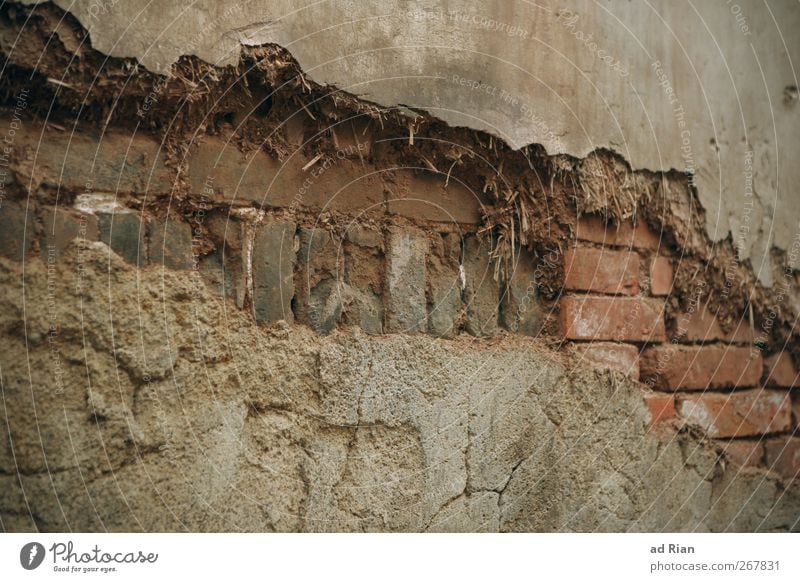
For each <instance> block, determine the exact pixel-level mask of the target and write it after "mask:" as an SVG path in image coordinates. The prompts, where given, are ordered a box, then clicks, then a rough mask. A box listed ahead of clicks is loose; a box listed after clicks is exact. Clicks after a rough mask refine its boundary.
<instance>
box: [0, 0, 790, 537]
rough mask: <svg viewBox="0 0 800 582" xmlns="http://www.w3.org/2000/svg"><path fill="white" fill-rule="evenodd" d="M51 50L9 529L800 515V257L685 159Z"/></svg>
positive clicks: (32, 201)
mask: <svg viewBox="0 0 800 582" xmlns="http://www.w3.org/2000/svg"><path fill="white" fill-rule="evenodd" d="M4 10H5V11H3V12H2V13H1V14H2V18H3V19H4V20H3V22H4V26H6V27H7V29H6V30H5V34H8V33H9V32H8V31H9V29H10V30H15V31H16V29H15V28H14V27H15V26H16V24H15V22H16V19H18V18H20V16H19V15H15V14H14V10H15V9H12V8H5V9H4ZM23 14H24V13H23ZM32 22H33V25H32V26H31V27H30V28H29V29H28V34H33V36H34V39H35V38H36V37H37V36H38V35H39V34H41V33H42V31H45V30H47V29H48V27H49V26H52V24H53V22H52V20H48V19H47V18H45V17H42V18H41V19H40V20H37V19H36V18H33V19H32ZM59 22H60V21H59ZM68 24H70V23H69V22H68ZM70 26H76V27H77V25H76V24H75V23H71V24H70ZM36 27H40V28H36ZM69 30H73V29H72V28H70V29H69ZM75 30H78V29H77V28H76V29H75ZM81 38H82V37H81ZM30 46H32V47H33V48H32V49H30V51H28V52H26V51H24V50H23V51H22V52H21V53H19V52H18V53H16V54H15V55H14V56H12V57H11V59H10V60H11V64H10V65H9V71H10V73H9V75H8V76H6V77H4V79H3V83H4V89H5V92H4V95H5V98H4V99H5V101H4V103H5V104H6V105H7V106H8V109H6V110H4V117H3V119H2V121H0V127H10V126H11V125H12V124H16V125H14V131H15V133H14V139H13V140H12V141H13V143H12V144H11V145H10V148H9V153H8V157H7V161H6V164H5V166H7V173H6V174H5V177H6V180H5V181H4V197H3V199H2V205H0V223H2V224H0V255H2V257H3V258H2V259H0V277H2V286H1V287H0V289H2V297H1V298H0V302H1V303H0V305H1V306H2V309H0V314H2V315H0V326H2V331H3V334H4V335H3V337H4V338H5V339H4V344H5V347H6V349H5V354H7V355H6V356H4V359H5V360H6V361H4V364H3V371H2V374H3V377H2V388H3V396H4V403H5V406H6V417H7V418H8V419H9V430H8V432H5V431H3V439H4V440H3V441H2V442H0V445H1V448H0V452H1V454H0V479H1V480H3V481H4V483H5V484H4V486H3V488H2V494H1V495H0V517H1V518H2V525H3V527H4V528H6V529H10V530H22V529H34V528H36V529H40V530H44V531H51V530H64V529H68V528H70V527H72V528H75V529H101V528H108V529H120V530H130V529H143V530H153V529H164V530H173V529H176V530H177V529H201V530H217V529H222V530H236V529H247V530H257V531H263V530H276V531H295V530H313V531H320V530H324V531H328V530H368V531H373V530H392V531H420V530H425V531H436V530H459V531H461V530H466V531H476V530H481V531H483V530H487V531H528V530H533V531H551V530H565V531H570V530H575V531H595V530H609V531H619V530H662V529H680V530H702V531H705V530H709V531H723V530H742V531H752V530H770V531H785V530H792V529H797V527H798V521H797V515H798V513H799V512H798V505H800V497H798V486H800V482H799V481H798V480H797V479H794V480H793V477H795V476H796V474H797V472H798V470H799V469H798V460H799V459H800V447H798V440H800V439H798V438H797V437H796V436H794V435H796V431H797V428H798V424H799V423H800V402H798V400H797V398H796V397H797V394H794V393H793V392H792V390H793V389H794V388H795V386H796V383H797V375H798V374H797V368H796V361H795V360H794V359H793V356H795V357H796V356H797V355H799V354H798V353H797V352H798V344H797V341H796V336H795V334H794V331H793V328H792V322H793V318H794V314H795V313H797V310H796V308H795V305H794V303H793V302H794V301H795V300H796V298H797V297H800V294H798V293H797V277H796V275H797V274H796V272H795V271H794V270H793V269H792V268H791V265H790V264H789V262H788V257H787V256H783V255H780V256H778V257H777V258H778V259H779V260H783V261H785V262H786V271H785V277H786V283H785V284H786V288H785V289H786V291H785V292H784V291H782V289H783V288H781V289H779V290H775V289H772V290H770V289H768V288H765V287H764V286H759V285H758V284H757V279H756V277H755V274H754V273H753V272H752V270H750V269H749V268H748V267H747V266H746V265H743V264H742V263H741V262H740V261H738V260H737V255H736V253H735V251H734V249H733V246H732V245H718V246H713V245H712V244H711V241H710V240H709V238H708V236H707V234H706V232H705V230H704V220H703V213H702V211H701V210H700V209H699V208H698V206H697V202H696V192H695V191H694V190H693V189H692V188H691V187H690V186H689V184H688V183H687V180H686V177H685V176H683V175H680V174H676V173H651V172H633V171H631V169H630V168H629V167H628V166H627V164H625V163H624V161H622V160H621V158H619V157H618V156H615V155H613V154H611V153H610V152H607V151H598V152H594V153H592V154H591V155H589V156H588V157H586V158H584V159H576V158H570V157H567V156H548V155H546V153H545V152H544V150H543V149H542V148H540V147H536V146H534V147H530V148H524V149H522V150H512V149H511V148H509V147H508V146H507V145H506V144H504V143H502V142H500V141H498V140H495V139H494V138H493V137H492V136H490V135H488V134H484V133H480V132H476V131H473V130H467V129H463V128H462V129H458V128H451V127H448V126H447V125H445V124H443V123H441V122H439V121H437V120H436V119H434V118H431V117H427V116H424V115H419V116H417V117H416V118H414V119H413V120H409V118H408V117H407V116H406V115H405V114H401V113H399V112H397V111H392V110H387V109H384V108H381V107H378V106H375V105H374V104H369V103H365V102H362V101H359V100H357V99H355V98H353V96H351V95H347V94H345V93H342V92H338V91H335V92H333V93H331V92H329V91H327V90H325V89H323V88H322V87H320V86H318V85H315V84H314V83H313V82H312V81H310V80H309V79H308V78H306V77H305V76H304V75H303V74H302V72H300V71H299V68H298V67H297V64H296V63H295V62H294V61H293V60H292V59H291V58H290V57H289V56H288V54H287V53H286V52H285V51H283V50H282V49H280V48H278V47H275V46H264V47H256V48H249V49H245V50H244V51H243V52H242V55H241V60H240V61H239V62H238V64H236V65H232V66H229V67H224V68H223V67H219V68H217V67H210V66H208V65H205V64H203V63H201V62H199V61H198V60H197V59H192V58H187V59H184V60H182V61H181V62H180V63H179V64H178V66H177V67H176V71H179V73H180V74H178V75H175V76H174V77H171V78H162V77H159V76H157V75H153V74H151V73H148V72H147V71H143V70H141V69H139V68H138V67H137V66H136V64H135V63H133V62H132V61H124V60H120V59H106V58H105V57H103V56H102V55H99V54H97V53H95V52H92V51H90V50H89V49H88V48H87V49H86V51H87V52H85V53H84V55H83V59H82V60H81V62H79V63H78V64H75V63H72V64H70V65H69V68H68V70H69V78H68V79H67V80H66V81H61V82H55V83H54V82H53V79H54V77H52V76H51V75H50V73H51V72H52V71H55V70H58V68H59V67H63V66H64V65H65V62H71V57H70V55H71V54H74V53H73V52H71V50H70V49H69V43H66V42H65V43H64V46H62V47H58V46H56V47H55V48H53V49H52V50H48V51H47V52H46V53H43V54H47V55H49V56H48V57H47V58H44V59H42V60H41V63H39V64H36V63H34V62H33V61H31V58H32V56H34V55H37V56H38V54H41V53H37V52H36V51H40V49H41V48H42V47H40V46H38V45H30ZM34 68H35V69H36V70H35V71H34ZM98 79H99V81H98ZM65 84H66V85H65ZM23 91H25V93H23ZM21 95H23V102H24V104H25V107H23V108H22V109H24V112H15V111H14V109H13V107H14V103H15V102H16V101H19V99H20V96H21ZM87 104H88V105H87ZM640 200H647V202H648V203H647V204H646V205H645V206H642V205H641V204H640V203H639V201H640ZM732 278H735V280H736V284H735V285H729V284H728V283H729V282H730V281H731V280H732ZM750 289H752V290H753V292H750V291H746V290H750ZM778 293H784V294H783V295H779V294H778ZM776 306H778V307H779V308H778V307H776ZM773 314H774V315H773ZM586 363H590V364H592V366H591V367H587V366H586V365H585V364H586ZM87 374H88V377H87ZM53 379H55V387H54V386H53V383H54V382H53ZM640 380H641V382H640ZM793 397H794V398H795V400H794V401H793V400H792V398H793ZM31 418H35V419H36V422H35V423H31V422H30V419H31ZM84 493H85V494H84Z"/></svg>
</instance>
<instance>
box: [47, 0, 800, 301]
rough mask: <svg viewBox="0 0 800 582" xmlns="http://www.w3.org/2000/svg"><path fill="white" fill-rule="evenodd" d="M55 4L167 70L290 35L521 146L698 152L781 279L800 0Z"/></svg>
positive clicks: (791, 186) (743, 233)
mask: <svg viewBox="0 0 800 582" xmlns="http://www.w3.org/2000/svg"><path fill="white" fill-rule="evenodd" d="M56 4H58V5H59V6H61V7H62V8H64V9H65V10H68V11H70V12H71V13H72V14H74V15H75V16H76V17H77V18H78V19H79V20H80V22H81V23H82V24H83V25H84V26H85V27H86V28H87V29H88V30H89V32H90V35H91V42H92V44H93V46H94V47H95V48H97V49H99V50H100V51H102V52H104V53H107V54H109V55H113V56H120V57H135V58H137V59H138V60H139V61H140V62H141V63H142V64H143V65H144V66H145V67H147V68H148V69H150V70H153V71H158V72H162V73H168V72H169V70H170V66H171V64H172V63H173V62H175V61H176V60H177V59H178V57H179V56H180V55H185V54H194V55H197V56H198V57H200V58H202V59H204V60H206V61H208V62H210V63H215V64H219V65H227V64H231V63H233V62H235V61H236V59H237V58H238V47H239V45H240V44H261V43H277V44H280V45H282V46H284V47H286V48H287V49H288V50H289V51H291V53H292V54H293V55H294V56H295V57H296V58H297V60H298V61H299V63H300V65H301V66H302V67H303V69H304V70H305V71H306V73H307V74H308V75H309V76H310V77H311V78H313V79H314V80H316V81H317V82H319V83H322V84H330V85H335V86H337V87H339V88H341V89H344V90H346V91H349V92H351V93H354V94H356V95H359V96H361V97H363V98H366V99H368V100H371V101H373V102H377V103H380V104H382V105H386V106H392V105H401V104H402V105H405V106H407V107H409V108H413V109H420V110H425V111H427V112H429V113H431V114H433V115H435V116H436V117H439V118H441V119H443V120H445V121H447V122H448V123H450V124H453V125H460V126H470V127H473V128H476V129H481V130H485V131H488V132H491V133H493V134H495V135H497V136H500V137H502V138H503V139H505V140H506V141H507V142H508V143H510V144H511V145H512V146H514V147H515V148H520V147H523V146H525V145H527V144H532V143H539V144H542V145H544V147H545V148H546V149H547V151H548V152H549V153H566V154H570V155H573V156H577V157H582V156H585V155H586V154H588V153H589V152H591V151H593V150H595V149H597V148H608V149H611V150H614V151H616V152H618V153H619V154H621V155H623V156H624V157H625V158H626V159H627V160H628V161H629V162H630V163H631V165H632V166H633V167H634V168H636V169H642V168H647V169H651V170H669V169H678V170H682V171H683V170H690V171H691V172H692V173H693V175H694V176H695V179H696V184H697V189H698V195H699V200H700V202H701V203H702V205H703V207H704V208H705V210H706V229H707V232H708V234H709V236H710V237H711V239H712V240H714V241H719V240H722V239H724V238H726V237H727V236H728V235H729V234H730V235H731V236H732V238H733V241H734V243H735V244H736V245H737V246H738V247H739V248H740V254H741V258H742V259H750V261H751V262H752V265H753V268H754V269H755V270H756V272H757V273H758V274H759V278H760V280H761V281H762V283H764V284H765V285H768V286H769V285H771V284H772V277H773V274H772V273H773V266H772V265H771V263H770V262H769V260H768V259H769V256H770V249H771V247H773V246H774V247H777V248H779V249H784V250H786V249H790V248H791V245H792V240H793V238H794V237H795V236H796V235H797V234H798V219H799V218H800V196H798V195H797V193H796V192H795V188H796V184H797V183H798V182H800V166H798V164H796V163H793V159H792V156H793V155H794V153H795V152H794V147H793V146H796V145H797V142H796V136H797V135H798V133H799V131H798V130H800V108H799V107H798V104H797V89H796V88H797V85H798V82H797V76H796V71H795V68H794V62H796V61H797V60H798V57H800V42H798V39H799V38H800V37H798V36H797V31H798V29H800V10H797V7H796V5H795V4H794V3H792V2H790V1H788V0H786V1H783V2H773V3H770V4H766V3H762V2H758V1H756V0H737V2H730V1H723V0H720V1H715V2H691V1H687V2H683V1H674V0H661V1H659V0H657V1H654V2H628V1H625V0H611V1H609V2H603V3H598V2H590V1H588V0H582V1H570V2H553V1H550V0H543V1H542V2H531V1H528V0H502V1H496V2H489V3H487V2H485V1H477V0H427V1H425V2H412V1H410V0H381V1H380V2H377V1H374V0H373V1H364V0H324V1H317V0H315V1H309V0H291V1H289V0H239V1H237V2H217V1H216V0H199V1H196V2H192V3H185V2H180V1H177V0H156V1H152V2H147V3H142V2H119V1H116V0H57V1H56ZM657 63H660V65H657ZM473 82H480V86H478V87H477V88H473ZM792 88H794V89H792ZM749 172H752V182H750V179H749V177H748V176H749ZM794 266H797V265H794Z"/></svg>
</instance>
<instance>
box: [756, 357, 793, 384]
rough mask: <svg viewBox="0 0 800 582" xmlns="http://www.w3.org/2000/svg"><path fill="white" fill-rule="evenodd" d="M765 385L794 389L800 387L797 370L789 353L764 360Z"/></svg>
mask: <svg viewBox="0 0 800 582" xmlns="http://www.w3.org/2000/svg"><path fill="white" fill-rule="evenodd" d="M764 385H765V386H774V387H776V388H793V387H795V386H798V385H800V379H798V373H797V369H796V368H795V366H794V362H792V356H791V355H790V354H789V353H788V352H779V353H777V354H772V355H771V356H769V357H767V358H766V359H765V360H764Z"/></svg>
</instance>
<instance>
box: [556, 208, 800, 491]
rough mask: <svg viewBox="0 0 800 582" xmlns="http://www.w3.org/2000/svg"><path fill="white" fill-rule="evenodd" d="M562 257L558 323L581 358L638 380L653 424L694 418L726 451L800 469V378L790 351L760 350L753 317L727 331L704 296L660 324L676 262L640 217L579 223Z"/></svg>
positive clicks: (786, 472) (790, 471) (790, 472)
mask: <svg viewBox="0 0 800 582" xmlns="http://www.w3.org/2000/svg"><path fill="white" fill-rule="evenodd" d="M576 238H577V241H576V243H575V247H574V248H572V249H570V250H569V251H568V252H566V253H565V257H564V293H563V296H562V297H561V300H560V309H561V320H562V332H563V335H564V338H565V339H566V340H570V341H571V342H572V349H573V350H574V351H575V352H576V355H577V356H578V357H579V358H581V360H582V361H586V362H587V363H589V364H591V365H594V366H597V367H600V368H606V369H612V370H616V371H619V372H622V373H624V374H626V375H628V376H629V377H631V378H634V379H636V380H639V381H640V383H641V385H642V391H643V397H644V399H645V403H646V405H647V407H648V409H649V411H650V416H651V422H652V424H653V425H654V426H655V425H659V424H662V423H671V424H673V425H678V426H691V427H693V428H694V429H699V430H701V431H703V433H705V435H706V436H708V437H710V438H713V439H716V441H717V442H718V444H719V446H720V450H721V451H724V454H725V455H726V457H727V458H728V459H729V460H732V461H733V462H735V463H738V464H741V465H746V466H761V467H766V468H768V469H770V470H772V471H775V472H777V473H780V474H781V475H782V476H783V477H785V478H788V479H792V478H795V477H796V476H797V475H798V472H799V471H800V437H798V436H797V435H798V430H799V429H798V427H799V426H800V407H799V406H798V402H800V399H799V398H798V394H797V393H795V392H794V391H793V389H796V388H797V387H798V386H800V382H799V381H798V371H797V370H796V368H795V366H794V364H793V362H792V360H791V357H790V356H789V354H788V353H787V352H783V353H780V354H777V355H771V356H767V357H765V356H764V355H763V354H762V352H761V350H760V349H759V348H758V347H757V345H756V344H755V333H754V331H753V329H752V328H751V327H750V324H749V322H744V321H743V322H738V323H735V324H734V329H732V330H730V331H727V332H726V331H723V329H722V326H721V325H720V323H719V322H718V321H717V319H716V317H715V315H714V314H713V313H711V312H710V310H709V309H708V308H707V307H705V306H702V305H698V306H694V307H690V308H689V309H687V310H686V311H685V312H683V313H682V314H680V316H679V317H678V320H677V325H676V326H675V330H674V331H671V332H669V333H668V331H667V328H666V325H665V318H664V315H665V301H666V298H667V296H668V295H670V293H671V288H672V280H673V270H674V266H675V265H674V264H673V263H674V262H675V261H677V260H679V259H673V258H671V254H672V253H671V251H670V249H668V248H667V247H666V245H664V244H663V242H662V240H661V237H660V236H659V234H658V233H657V232H654V231H653V230H651V229H650V228H648V227H647V226H646V225H644V224H641V223H639V224H635V225H634V224H632V223H629V224H619V225H616V224H607V223H605V222H604V221H603V220H602V219H601V218H600V217H597V216H585V217H583V218H581V219H580V220H579V222H578V227H577V232H576Z"/></svg>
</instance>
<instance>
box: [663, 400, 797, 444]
mask: <svg viewBox="0 0 800 582" xmlns="http://www.w3.org/2000/svg"><path fill="white" fill-rule="evenodd" d="M677 411H678V416H679V417H680V418H681V419H683V421H684V422H685V423H687V424H690V425H693V426H696V427H699V428H700V429H702V430H703V431H705V432H706V434H708V436H710V437H714V438H727V437H745V436H756V435H760V434H769V433H778V432H783V431H786V430H788V429H789V427H790V425H791V419H790V406H789V395H788V394H787V393H785V392H780V391H769V390H744V391H738V392H731V393H716V392H706V393H703V394H696V395H686V396H680V397H679V398H678V404H677Z"/></svg>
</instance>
